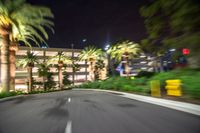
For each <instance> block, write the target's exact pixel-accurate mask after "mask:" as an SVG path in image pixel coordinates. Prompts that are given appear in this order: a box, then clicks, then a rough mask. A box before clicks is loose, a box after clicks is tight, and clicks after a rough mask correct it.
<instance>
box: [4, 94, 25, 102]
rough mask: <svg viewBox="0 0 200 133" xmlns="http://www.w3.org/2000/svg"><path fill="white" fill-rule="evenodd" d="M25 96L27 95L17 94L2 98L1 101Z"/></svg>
mask: <svg viewBox="0 0 200 133" xmlns="http://www.w3.org/2000/svg"><path fill="white" fill-rule="evenodd" d="M24 96H27V95H17V96H10V97H4V98H1V99H0V102H3V101H8V100H12V99H16V98H19V97H24Z"/></svg>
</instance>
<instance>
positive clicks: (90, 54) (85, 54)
mask: <svg viewBox="0 0 200 133" xmlns="http://www.w3.org/2000/svg"><path fill="white" fill-rule="evenodd" d="M102 57H104V54H103V51H102V50H101V49H97V48H96V47H94V46H88V47H86V48H85V49H84V50H82V51H81V53H80V55H79V58H80V60H84V61H86V62H89V70H90V71H89V77H90V79H89V80H92V81H93V80H95V77H94V72H95V62H96V60H97V59H100V58H102Z"/></svg>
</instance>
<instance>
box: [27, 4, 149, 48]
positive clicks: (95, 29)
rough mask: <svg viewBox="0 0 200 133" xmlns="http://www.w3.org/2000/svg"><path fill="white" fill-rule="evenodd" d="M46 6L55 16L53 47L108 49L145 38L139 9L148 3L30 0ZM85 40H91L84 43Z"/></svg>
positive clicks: (52, 36) (51, 36)
mask: <svg viewBox="0 0 200 133" xmlns="http://www.w3.org/2000/svg"><path fill="white" fill-rule="evenodd" d="M27 2H29V3H31V4H34V5H45V6H48V7H50V8H51V9H52V11H53V13H54V15H55V19H54V22H55V34H54V35H53V34H50V39H49V41H48V44H49V47H59V48H60V47H61V48H62V47H63V48H70V47H71V44H72V43H73V44H74V47H75V48H83V47H84V46H87V45H96V46H98V47H102V48H103V47H104V46H105V45H106V43H114V42H116V41H118V40H123V39H128V40H132V41H135V42H139V41H140V40H141V39H143V38H145V36H146V33H145V27H144V22H143V19H142V17H141V16H140V14H139V8H140V7H141V6H142V5H144V4H146V3H147V2H148V0H27ZM83 39H87V41H86V42H83V41H82V40H83Z"/></svg>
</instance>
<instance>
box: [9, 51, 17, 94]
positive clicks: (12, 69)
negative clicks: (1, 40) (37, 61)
mask: <svg viewBox="0 0 200 133" xmlns="http://www.w3.org/2000/svg"><path fill="white" fill-rule="evenodd" d="M15 56H16V52H15V51H14V50H10V90H12V91H15V70H16V66H15V63H16V57H15Z"/></svg>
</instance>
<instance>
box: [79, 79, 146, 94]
mask: <svg viewBox="0 0 200 133" xmlns="http://www.w3.org/2000/svg"><path fill="white" fill-rule="evenodd" d="M146 81H147V78H138V79H137V78H136V79H134V80H132V79H129V78H126V77H112V78H108V79H106V80H104V81H94V82H88V83H84V84H82V85H80V86H79V87H80V88H93V89H106V90H118V91H131V92H142V93H146V92H149V88H148V87H147V82H146ZM138 86H139V87H138Z"/></svg>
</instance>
